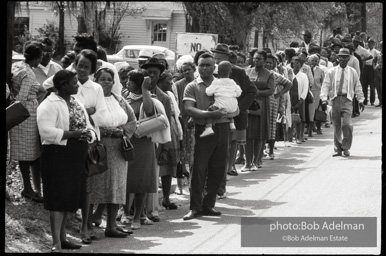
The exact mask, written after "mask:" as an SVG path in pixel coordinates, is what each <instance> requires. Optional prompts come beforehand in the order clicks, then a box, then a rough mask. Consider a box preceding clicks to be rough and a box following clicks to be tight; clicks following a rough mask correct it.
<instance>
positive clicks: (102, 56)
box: [97, 45, 107, 62]
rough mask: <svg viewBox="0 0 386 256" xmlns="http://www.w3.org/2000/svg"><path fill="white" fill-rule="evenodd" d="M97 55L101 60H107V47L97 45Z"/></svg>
mask: <svg viewBox="0 0 386 256" xmlns="http://www.w3.org/2000/svg"><path fill="white" fill-rule="evenodd" d="M97 55H98V59H99V60H103V61H106V62H107V52H106V50H105V48H103V47H102V46H100V45H98V46H97Z"/></svg>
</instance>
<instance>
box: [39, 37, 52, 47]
mask: <svg viewBox="0 0 386 256" xmlns="http://www.w3.org/2000/svg"><path fill="white" fill-rule="evenodd" d="M40 42H41V43H42V44H44V45H47V46H52V45H54V42H53V41H52V40H51V39H50V38H49V37H43V38H42V39H41V40H40Z"/></svg>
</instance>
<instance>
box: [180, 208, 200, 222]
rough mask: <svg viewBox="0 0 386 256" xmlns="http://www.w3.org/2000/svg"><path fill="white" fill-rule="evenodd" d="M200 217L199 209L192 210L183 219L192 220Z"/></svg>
mask: <svg viewBox="0 0 386 256" xmlns="http://www.w3.org/2000/svg"><path fill="white" fill-rule="evenodd" d="M197 217H198V211H195V210H190V211H189V212H188V213H187V214H186V215H185V216H184V217H183V218H182V219H183V220H191V219H194V218H197Z"/></svg>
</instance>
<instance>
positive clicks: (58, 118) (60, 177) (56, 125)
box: [37, 70, 95, 252]
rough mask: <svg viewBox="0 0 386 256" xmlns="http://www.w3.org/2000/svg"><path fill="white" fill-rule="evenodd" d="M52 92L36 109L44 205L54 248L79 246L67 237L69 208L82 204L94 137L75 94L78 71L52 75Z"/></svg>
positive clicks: (75, 247)
mask: <svg viewBox="0 0 386 256" xmlns="http://www.w3.org/2000/svg"><path fill="white" fill-rule="evenodd" d="M53 82H54V86H55V89H56V90H57V92H56V93H51V94H50V95H49V96H48V97H47V99H45V100H44V101H43V102H42V104H41V105H40V106H39V107H38V109H37V125H38V128H39V133H40V136H41V138H42V144H43V146H42V152H41V164H42V178H43V190H44V209H46V210H49V211H50V225H51V233H52V248H51V251H52V252H61V250H62V249H79V248H80V247H81V245H76V244H74V243H72V242H69V241H68V240H67V239H66V231H65V227H66V220H67V212H75V211H76V210H77V209H78V208H79V207H80V205H81V201H82V197H83V195H82V193H83V191H82V186H83V181H84V179H85V175H86V158H87V147H88V145H87V142H86V141H89V142H92V141H93V139H94V138H95V135H93V134H92V133H91V131H90V129H92V126H91V124H90V121H89V119H88V115H87V112H86V109H85V108H84V106H83V104H81V103H80V102H79V101H78V100H76V99H75V98H74V97H73V96H71V95H74V94H76V93H77V91H78V87H79V86H78V84H77V82H78V79H77V77H76V73H74V72H72V71H69V70H61V71H59V72H58V73H56V74H55V75H54V78H53Z"/></svg>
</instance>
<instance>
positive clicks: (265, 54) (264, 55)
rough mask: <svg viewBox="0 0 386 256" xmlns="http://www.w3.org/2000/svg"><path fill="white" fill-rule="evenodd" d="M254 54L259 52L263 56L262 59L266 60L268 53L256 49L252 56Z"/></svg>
mask: <svg viewBox="0 0 386 256" xmlns="http://www.w3.org/2000/svg"><path fill="white" fill-rule="evenodd" d="M256 54H260V55H262V56H263V58H264V61H266V60H267V57H268V54H267V52H266V51H258V52H255V54H254V56H255V55H256Z"/></svg>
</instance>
